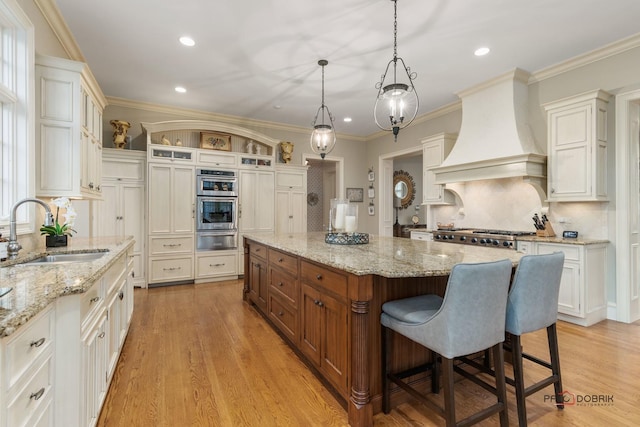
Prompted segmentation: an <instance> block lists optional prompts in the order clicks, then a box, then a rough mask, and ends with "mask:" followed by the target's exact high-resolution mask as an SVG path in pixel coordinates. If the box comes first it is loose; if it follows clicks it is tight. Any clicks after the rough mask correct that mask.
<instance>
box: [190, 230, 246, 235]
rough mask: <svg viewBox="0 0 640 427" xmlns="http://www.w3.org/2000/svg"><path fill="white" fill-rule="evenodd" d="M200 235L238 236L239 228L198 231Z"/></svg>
mask: <svg viewBox="0 0 640 427" xmlns="http://www.w3.org/2000/svg"><path fill="white" fill-rule="evenodd" d="M197 233H198V236H236V235H237V234H238V229H237V228H234V229H231V230H207V231H198V232H197Z"/></svg>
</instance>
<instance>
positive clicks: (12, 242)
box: [7, 199, 53, 259]
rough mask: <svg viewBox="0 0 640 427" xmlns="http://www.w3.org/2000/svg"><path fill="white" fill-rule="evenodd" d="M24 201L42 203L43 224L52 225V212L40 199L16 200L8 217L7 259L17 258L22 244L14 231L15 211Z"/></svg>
mask: <svg viewBox="0 0 640 427" xmlns="http://www.w3.org/2000/svg"><path fill="white" fill-rule="evenodd" d="M26 202H34V203H38V204H40V205H42V207H43V208H44V210H45V211H47V213H46V215H45V217H44V225H45V226H49V225H53V214H52V213H51V209H50V208H49V205H47V204H46V203H45V202H43V201H42V200H40V199H22V200H20V201H19V202H16V204H15V205H13V207H12V208H11V217H10V218H9V244H8V245H7V256H8V257H9V259H15V258H17V257H18V252H19V251H20V249H22V245H20V244H19V243H18V233H17V231H16V211H17V210H18V206H20V205H21V204H23V203H26Z"/></svg>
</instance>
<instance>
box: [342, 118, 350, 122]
mask: <svg viewBox="0 0 640 427" xmlns="http://www.w3.org/2000/svg"><path fill="white" fill-rule="evenodd" d="M343 120H344V121H345V122H347V123H349V122H351V117H345V118H344V119H343Z"/></svg>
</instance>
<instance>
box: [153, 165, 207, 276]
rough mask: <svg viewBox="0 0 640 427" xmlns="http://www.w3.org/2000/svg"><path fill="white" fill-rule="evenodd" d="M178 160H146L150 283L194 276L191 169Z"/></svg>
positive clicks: (193, 188) (193, 197)
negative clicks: (147, 170)
mask: <svg viewBox="0 0 640 427" xmlns="http://www.w3.org/2000/svg"><path fill="white" fill-rule="evenodd" d="M183 160H184V159H182V160H181V161H183ZM181 161H180V162H169V163H164V162H155V161H154V162H150V163H149V174H148V183H149V184H148V192H149V197H148V201H149V202H148V216H147V217H148V219H149V220H148V223H149V224H148V227H149V228H148V231H149V233H148V239H149V264H148V265H149V270H148V271H149V280H148V282H149V283H150V284H151V283H163V282H177V281H186V280H193V278H194V271H193V270H194V268H193V265H194V259H193V258H194V249H195V245H194V235H195V234H194V231H195V169H194V167H193V166H191V165H189V164H182V163H181Z"/></svg>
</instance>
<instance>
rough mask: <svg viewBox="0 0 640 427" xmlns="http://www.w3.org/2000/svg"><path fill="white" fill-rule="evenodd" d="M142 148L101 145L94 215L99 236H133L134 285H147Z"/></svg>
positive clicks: (143, 155) (143, 157)
mask: <svg viewBox="0 0 640 427" xmlns="http://www.w3.org/2000/svg"><path fill="white" fill-rule="evenodd" d="M145 159H146V153H145V152H143V151H132V150H117V149H109V148H106V149H104V153H103V159H102V164H103V168H102V169H103V177H102V195H103V201H100V202H97V209H96V218H97V224H98V234H99V235H100V236H133V238H134V239H135V243H134V246H133V251H132V257H133V264H134V265H133V276H134V286H139V287H146V286H147V282H146V262H147V261H146V246H147V244H146V224H145V214H146V209H145V201H146V188H145V187H146V186H145V175H146V173H145V170H146V162H145Z"/></svg>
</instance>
